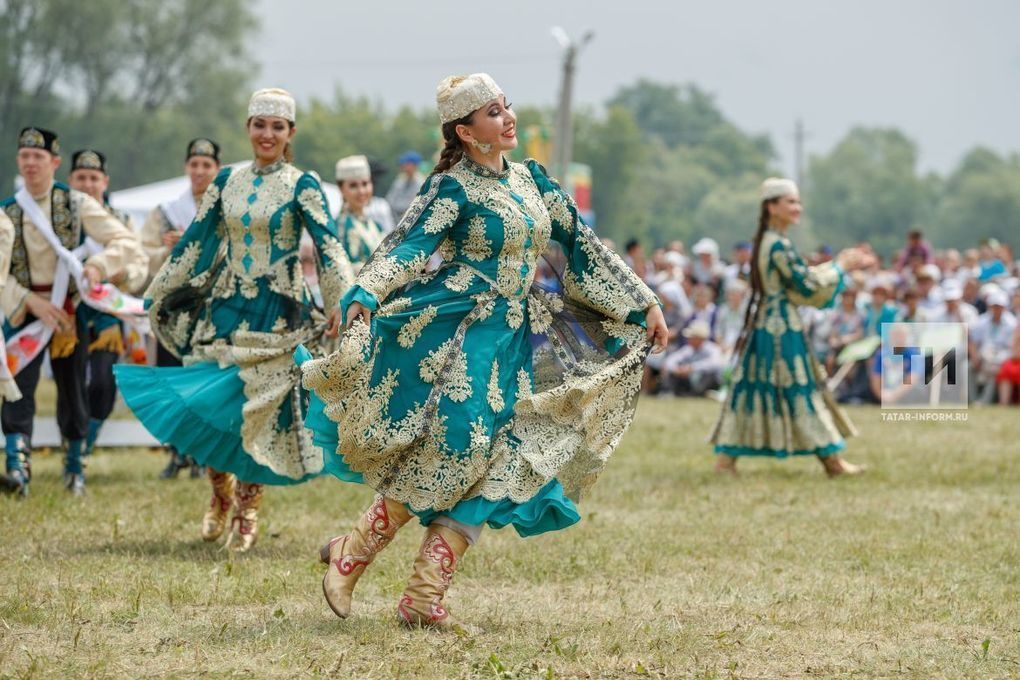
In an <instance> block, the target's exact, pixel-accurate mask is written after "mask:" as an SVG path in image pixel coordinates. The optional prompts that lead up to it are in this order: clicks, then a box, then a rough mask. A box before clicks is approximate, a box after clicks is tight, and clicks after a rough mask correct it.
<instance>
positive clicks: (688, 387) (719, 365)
mask: <svg viewBox="0 0 1020 680" xmlns="http://www.w3.org/2000/svg"><path fill="white" fill-rule="evenodd" d="M710 332H711V331H710V329H709V327H708V324H706V323H705V322H704V321H695V322H694V323H693V324H691V325H690V326H688V327H687V328H685V329H684V331H683V335H684V338H686V340H687V344H686V345H684V346H683V347H681V348H680V349H678V350H677V351H675V352H673V353H672V354H670V355H669V356H668V357H667V358H666V363H665V367H664V371H665V373H666V385H667V388H668V389H669V390H670V391H671V392H672V393H673V394H675V395H677V396H687V395H689V396H696V397H700V396H702V395H704V394H705V392H707V391H708V390H714V389H718V387H719V386H720V385H721V384H722V374H723V368H724V367H725V362H724V359H723V355H722V350H721V349H720V348H719V345H717V344H715V343H714V342H712V341H711V340H709V337H708V336H709V334H710Z"/></svg>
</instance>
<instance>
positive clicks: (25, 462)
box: [4, 434, 32, 497]
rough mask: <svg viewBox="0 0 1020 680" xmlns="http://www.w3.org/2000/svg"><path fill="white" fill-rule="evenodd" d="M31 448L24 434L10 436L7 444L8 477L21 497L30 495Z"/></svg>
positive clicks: (7, 438)
mask: <svg viewBox="0 0 1020 680" xmlns="http://www.w3.org/2000/svg"><path fill="white" fill-rule="evenodd" d="M31 451H32V449H31V447H30V445H29V443H28V438H27V437H25V435H23V434H9V435H7V437H6V442H5V451H4V452H5V454H6V458H7V477H8V479H9V480H10V482H11V484H13V485H14V492H15V493H17V494H18V495H19V496H22V497H24V496H27V495H28V482H29V481H30V480H31V479H32V464H31V461H32V458H31Z"/></svg>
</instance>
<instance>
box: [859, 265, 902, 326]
mask: <svg viewBox="0 0 1020 680" xmlns="http://www.w3.org/2000/svg"><path fill="white" fill-rule="evenodd" d="M868 292H870V293H871V301H870V302H869V303H868V307H867V310H866V312H865V315H864V336H865V337H867V336H869V335H879V336H880V335H882V324H885V323H892V322H893V321H896V313H897V310H896V305H894V304H892V303H891V302H889V297H890V295H891V294H892V285H891V284H890V283H889V282H888V281H887V280H886V278H885V277H883V276H877V277H875V278H874V279H872V281H871V283H870V284H869V285H868Z"/></svg>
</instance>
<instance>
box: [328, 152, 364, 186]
mask: <svg viewBox="0 0 1020 680" xmlns="http://www.w3.org/2000/svg"><path fill="white" fill-rule="evenodd" d="M349 179H372V167H371V166H370V165H369V164H368V158H366V157H365V156H347V157H346V158H341V159H340V160H338V161H337V162H336V181H338V182H343V181H344V180H349Z"/></svg>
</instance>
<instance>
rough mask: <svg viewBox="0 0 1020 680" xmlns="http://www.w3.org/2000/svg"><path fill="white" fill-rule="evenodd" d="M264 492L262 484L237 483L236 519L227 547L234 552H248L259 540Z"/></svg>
mask: <svg viewBox="0 0 1020 680" xmlns="http://www.w3.org/2000/svg"><path fill="white" fill-rule="evenodd" d="M263 491H264V487H263V486H262V485H261V484H250V483H248V482H240V481H238V482H235V485H234V517H233V519H231V520H230V536H229V537H228V538H227V547H228V548H230V549H231V550H233V551H234V552H237V553H243V552H248V551H249V550H251V548H252V546H254V545H255V541H256V540H258V531H259V506H260V505H262V493H263Z"/></svg>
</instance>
